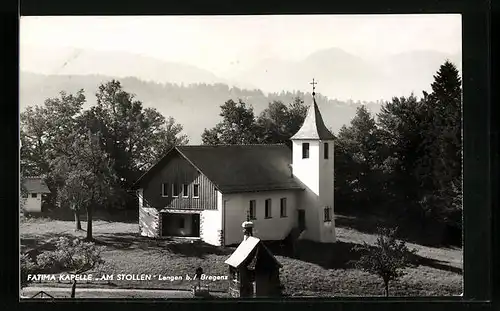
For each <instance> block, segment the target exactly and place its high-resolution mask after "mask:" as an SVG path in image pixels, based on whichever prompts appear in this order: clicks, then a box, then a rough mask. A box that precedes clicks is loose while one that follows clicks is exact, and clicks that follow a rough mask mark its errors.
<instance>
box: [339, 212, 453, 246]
mask: <svg viewBox="0 0 500 311" xmlns="http://www.w3.org/2000/svg"><path fill="white" fill-rule="evenodd" d="M335 225H336V226H337V227H339V228H348V229H354V230H357V231H359V232H362V233H367V234H376V233H377V228H378V227H386V228H393V227H398V228H399V229H398V231H397V233H396V236H397V237H398V238H399V239H402V240H405V241H406V242H410V243H415V244H418V245H423V246H430V247H461V244H460V243H461V241H460V239H459V238H457V235H458V236H461V231H460V230H458V231H457V230H454V229H453V228H449V227H444V226H443V227H436V226H435V227H431V226H429V227H427V228H425V229H424V228H423V227H422V225H420V224H417V223H411V222H408V221H404V220H395V219H389V218H385V217H382V216H380V215H378V216H377V215H371V214H365V215H361V214H357V215H344V214H342V215H341V214H337V215H336V217H335Z"/></svg>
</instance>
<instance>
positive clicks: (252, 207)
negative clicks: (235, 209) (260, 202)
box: [248, 200, 257, 219]
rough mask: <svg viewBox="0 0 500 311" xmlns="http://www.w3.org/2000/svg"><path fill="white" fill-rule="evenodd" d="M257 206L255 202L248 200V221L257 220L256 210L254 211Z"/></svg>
mask: <svg viewBox="0 0 500 311" xmlns="http://www.w3.org/2000/svg"><path fill="white" fill-rule="evenodd" d="M256 207H257V204H256V202H255V200H250V206H249V208H248V214H249V216H250V219H257V210H256Z"/></svg>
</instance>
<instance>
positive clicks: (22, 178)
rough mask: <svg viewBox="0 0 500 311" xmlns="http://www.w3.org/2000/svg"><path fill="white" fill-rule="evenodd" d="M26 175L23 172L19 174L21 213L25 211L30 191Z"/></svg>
mask: <svg viewBox="0 0 500 311" xmlns="http://www.w3.org/2000/svg"><path fill="white" fill-rule="evenodd" d="M24 175H25V174H24V173H23V172H22V171H21V172H20V173H19V208H20V210H21V211H22V210H23V209H24V205H25V204H26V198H27V197H28V190H27V189H26V185H25V181H26V176H24Z"/></svg>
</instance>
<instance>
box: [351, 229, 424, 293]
mask: <svg viewBox="0 0 500 311" xmlns="http://www.w3.org/2000/svg"><path fill="white" fill-rule="evenodd" d="M378 231H379V234H378V238H377V242H376V243H375V247H372V246H369V245H368V244H367V243H366V242H365V243H364V245H362V246H358V245H357V246H355V247H354V250H355V251H361V252H362V253H363V255H362V256H361V258H360V259H359V260H358V261H357V262H356V263H355V266H356V267H357V268H358V269H361V270H363V271H366V272H368V273H372V274H376V275H378V276H379V277H380V278H382V280H383V282H384V286H385V295H386V296H389V282H390V281H393V280H396V279H398V278H399V277H401V276H402V275H404V269H405V268H406V267H410V266H412V265H413V262H412V255H413V254H415V253H416V252H417V250H416V249H412V250H410V249H408V247H407V246H406V243H405V242H404V241H397V240H396V229H392V230H388V229H385V228H378Z"/></svg>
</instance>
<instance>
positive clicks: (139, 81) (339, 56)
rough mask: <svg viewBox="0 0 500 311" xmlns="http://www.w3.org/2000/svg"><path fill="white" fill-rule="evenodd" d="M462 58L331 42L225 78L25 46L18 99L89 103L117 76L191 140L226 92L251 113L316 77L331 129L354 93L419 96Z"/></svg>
mask: <svg viewBox="0 0 500 311" xmlns="http://www.w3.org/2000/svg"><path fill="white" fill-rule="evenodd" d="M461 58H462V55H461V54H445V53H440V52H436V51H409V52H404V53H399V54H394V55H387V56H385V57H382V58H379V59H367V58H366V57H365V58H362V57H359V56H356V55H354V54H351V53H348V52H346V51H344V50H342V49H339V48H330V49H325V50H320V51H316V52H315V53H312V54H310V55H309V56H307V57H306V58H304V59H301V60H298V61H287V60H282V59H274V58H267V59H264V60H262V61H261V62H260V63H258V64H256V65H255V66H253V67H250V69H248V70H245V71H243V72H241V73H235V74H234V75H233V76H231V77H230V78H220V77H218V76H216V75H215V74H213V73H211V72H210V71H207V70H204V69H201V68H198V67H196V66H192V65H189V64H181V63H175V62H165V61H162V60H157V59H154V58H151V57H145V56H141V55H136V54H131V53H126V52H103V51H91V50H81V49H71V48H68V49H63V50H59V49H57V50H53V51H52V50H43V49H39V48H37V49H30V48H29V47H23V48H21V64H20V67H21V70H22V72H21V76H20V101H21V103H20V104H21V109H24V108H25V107H26V106H30V105H39V104H42V103H43V101H44V100H45V99H47V98H49V97H55V96H57V95H58V93H59V92H60V91H62V90H64V91H66V92H69V93H74V92H76V91H78V90H79V89H82V88H83V89H84V90H85V91H86V96H87V100H88V104H89V105H93V104H95V96H94V94H95V92H96V91H97V88H98V86H99V84H101V83H104V82H106V81H109V80H111V79H118V80H119V81H121V82H122V85H123V87H124V89H125V90H126V91H128V92H131V93H133V94H135V95H136V97H137V99H138V100H140V101H142V102H143V104H144V106H145V107H153V108H156V109H158V110H159V111H160V112H161V113H162V114H163V115H164V116H166V117H167V116H172V117H174V118H175V119H176V120H177V122H179V123H181V124H182V125H183V126H184V130H185V133H187V134H188V135H189V137H190V140H191V143H195V144H196V143H199V142H200V141H201V137H200V136H201V133H202V132H203V129H204V128H210V127H213V126H214V125H215V124H216V123H217V122H218V121H219V120H220V117H219V113H220V105H222V104H223V103H224V102H225V101H227V100H228V99H230V98H232V99H234V100H237V99H238V98H241V99H242V100H244V101H245V102H246V103H248V104H251V105H252V106H253V107H254V109H255V112H256V114H258V113H260V112H261V111H262V110H263V109H265V108H266V107H267V105H268V103H269V102H270V101H272V100H281V101H283V102H284V103H290V102H292V101H293V98H294V97H295V96H300V97H301V98H303V99H304V100H305V102H306V104H309V103H310V101H311V94H310V93H308V92H310V91H311V86H310V85H309V82H310V81H311V79H312V78H315V79H316V80H317V81H318V82H319V83H318V85H317V93H318V95H317V102H318V105H319V106H320V108H321V110H322V113H323V115H324V118H325V122H326V124H327V125H328V126H329V127H330V128H331V129H332V130H333V131H334V132H336V131H338V129H339V128H340V127H341V126H342V125H344V124H346V123H348V122H349V121H350V120H351V118H352V117H353V116H354V114H355V111H356V108H357V107H358V106H359V105H361V104H362V102H359V100H361V101H363V102H364V104H366V105H367V107H368V108H369V109H370V110H371V111H372V112H373V113H377V112H378V111H379V109H380V103H381V101H380V99H384V100H390V99H391V98H392V97H393V96H408V95H409V94H410V93H411V92H414V93H415V95H417V96H420V95H421V91H422V90H429V89H430V84H431V82H432V81H433V75H434V74H435V73H436V71H437V70H438V69H439V66H440V65H441V64H442V63H443V62H444V61H445V60H446V59H449V60H451V61H452V62H454V63H455V64H456V65H457V67H458V69H459V70H460V71H461ZM227 76H228V77H229V75H227ZM282 90H287V91H286V92H285V91H282ZM321 94H322V95H324V96H322V95H321ZM340 99H342V100H340ZM353 100H358V101H356V102H354V101H353Z"/></svg>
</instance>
